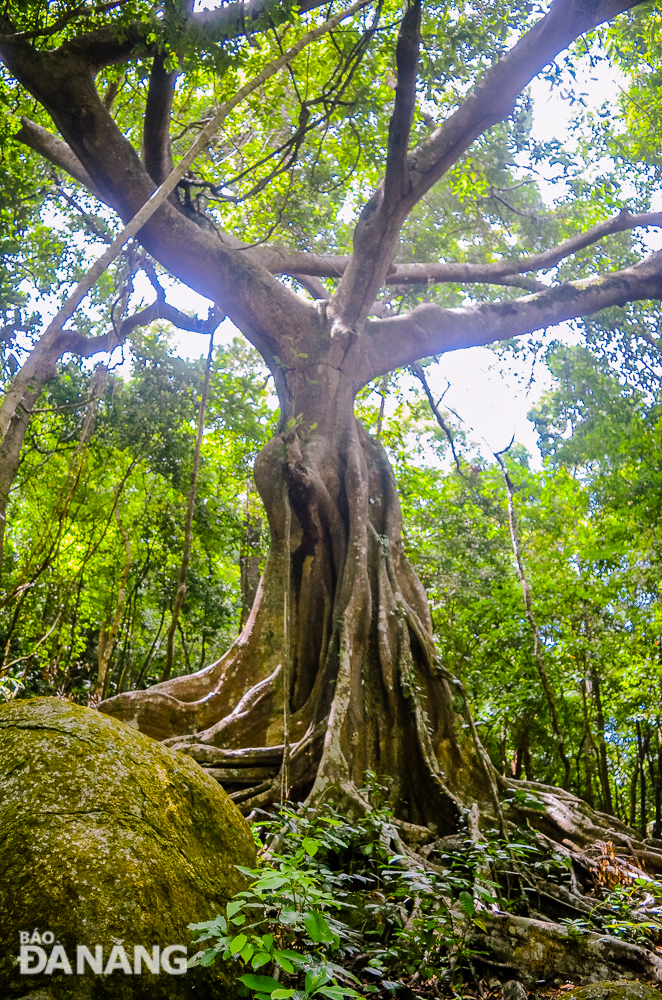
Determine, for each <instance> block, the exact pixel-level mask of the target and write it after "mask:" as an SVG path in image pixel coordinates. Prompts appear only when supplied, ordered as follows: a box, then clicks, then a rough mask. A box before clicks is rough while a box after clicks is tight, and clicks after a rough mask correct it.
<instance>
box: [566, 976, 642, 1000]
mask: <svg viewBox="0 0 662 1000" xmlns="http://www.w3.org/2000/svg"><path fill="white" fill-rule="evenodd" d="M561 996H562V998H563V1000H660V991H659V990H656V989H655V987H654V986H649V985H648V984H647V983H639V982H630V983H628V982H624V981H623V980H622V979H616V980H610V981H608V982H605V983H593V984H591V985H590V986H575V987H573V988H572V989H570V990H568V989H567V988H566V989H565V990H564V992H563V993H562V994H561Z"/></svg>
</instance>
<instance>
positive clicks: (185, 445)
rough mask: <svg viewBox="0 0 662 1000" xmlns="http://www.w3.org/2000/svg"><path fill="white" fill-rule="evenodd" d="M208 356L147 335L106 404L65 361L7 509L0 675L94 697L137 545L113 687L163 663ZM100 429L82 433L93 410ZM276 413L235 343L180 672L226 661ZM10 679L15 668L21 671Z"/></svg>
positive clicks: (209, 430)
mask: <svg viewBox="0 0 662 1000" xmlns="http://www.w3.org/2000/svg"><path fill="white" fill-rule="evenodd" d="M201 379H202V365H201V362H197V361H196V362H184V361H182V360H181V359H179V358H177V357H175V356H174V355H173V353H172V350H171V348H170V347H169V345H168V341H167V338H166V336H165V333H164V332H163V331H159V330H158V329H154V330H153V331H152V332H150V333H148V334H146V335H145V336H144V337H141V338H138V339H137V340H136V342H135V344H134V348H133V360H132V366H131V375H130V378H128V379H126V380H125V379H123V378H121V377H118V376H116V375H110V376H109V377H108V379H107V381H106V386H105V389H104V391H103V394H102V397H101V399H100V400H99V401H98V403H95V402H90V401H89V391H88V382H89V376H88V373H87V372H86V371H85V370H84V369H83V368H82V367H81V365H80V364H75V363H73V362H69V363H67V364H65V365H63V366H62V367H61V370H60V374H59V375H58V378H57V379H56V380H55V381H54V382H52V383H51V384H50V386H49V389H48V393H47V395H46V396H45V398H44V400H43V405H42V406H40V408H39V412H38V413H37V414H36V415H35V417H34V418H33V422H32V424H31V427H30V431H29V435H28V438H27V441H26V444H25V446H24V449H23V455H22V461H21V467H20V470H19V477H18V480H17V482H16V484H15V490H14V492H13V494H12V499H11V503H10V507H9V521H10V526H9V530H8V532H7V540H6V545H5V560H4V577H3V589H4V595H3V599H2V608H1V610H0V643H1V645H2V649H3V650H4V664H3V669H2V671H1V675H2V676H3V677H4V678H6V679H7V683H10V684H11V683H14V682H15V683H18V682H19V681H20V682H21V683H22V684H23V685H24V689H25V693H26V694H31V693H39V694H45V693H58V694H62V695H65V696H72V697H75V698H77V699H82V700H86V699H87V695H88V692H89V689H90V687H91V685H92V684H93V682H94V678H95V676H96V669H97V660H98V655H97V653H98V648H99V644H100V635H101V632H102V631H103V630H107V629H108V628H109V626H110V623H111V622H112V620H113V617H114V614H115V612H116V608H117V601H118V585H119V580H120V574H121V571H122V568H123V566H124V565H125V562H126V559H127V554H126V545H125V541H124V537H123V532H124V531H126V533H127V538H128V541H129V548H130V569H129V574H128V579H127V597H126V600H125V602H124V607H123V611H122V617H121V622H120V626H119V631H118V634H117V637H116V641H115V654H114V656H113V660H112V663H113V676H112V677H111V678H110V679H109V683H108V687H107V692H110V693H112V692H113V691H116V690H120V689H123V690H126V689H130V688H131V687H136V686H139V687H141V686H145V685H148V684H150V683H153V682H154V681H155V680H156V679H158V676H159V671H160V669H161V666H162V659H163V655H164V652H163V647H164V635H165V632H166V630H167V627H168V620H167V619H168V609H169V607H170V604H171V601H172V599H173V596H174V590H175V587H176V581H177V574H178V569H179V561H180V559H181V544H182V537H183V523H184V515H185V511H186V502H187V499H186V498H187V490H188V477H189V471H190V466H191V462H192V455H193V445H194V439H195V423H196V419H197V407H198V398H199V397H198V394H199V392H200V386H201ZM90 416H91V417H92V418H93V419H94V432H93V433H92V435H91V437H90V438H89V440H84V437H83V428H84V426H85V421H86V420H87V419H88V418H89V417H90ZM272 419H273V413H272V410H271V408H270V406H269V404H268V401H267V390H266V384H265V371H264V369H263V367H262V365H261V363H259V361H258V360H257V358H256V356H255V354H254V353H253V352H252V351H250V350H248V349H247V348H246V347H244V346H243V345H241V344H240V343H239V342H235V343H234V344H233V345H231V346H230V347H228V348H219V349H217V351H216V353H215V358H214V371H213V378H212V386H211V398H210V405H209V408H208V413H207V422H206V434H205V438H204V444H203V464H202V472H201V476H200V488H199V492H198V500H197V504H196V510H195V517H194V544H193V553H192V562H191V567H190V572H189V579H188V587H187V596H186V602H185V605H184V610H183V616H182V621H181V629H180V631H179V637H178V652H177V664H178V666H177V669H178V671H179V672H186V671H189V670H191V669H195V667H196V665H197V664H198V663H199V664H200V665H202V664H203V663H204V662H206V661H208V660H209V659H211V658H214V657H216V656H218V655H219V654H220V653H222V652H223V651H224V650H225V648H227V646H228V645H229V644H230V642H231V641H232V639H233V638H234V635H235V632H236V629H237V624H238V621H239V617H240V614H241V606H242V594H241V590H240V573H239V562H240V558H241V555H242V553H243V552H244V547H245V545H246V544H247V543H246V532H247V531H248V532H249V535H250V545H251V546H253V547H255V546H257V548H256V549H255V551H256V552H257V554H258V555H259V556H260V557H262V556H263V552H264V540H263V538H262V529H261V528H259V530H258V531H257V535H256V532H255V530H254V526H255V524H256V523H257V524H258V526H259V523H260V509H259V507H258V502H257V498H256V494H255V488H254V486H253V485H252V474H251V466H252V461H253V459H254V457H255V454H256V453H257V451H258V450H259V448H260V447H261V446H262V444H263V443H264V441H265V440H266V438H267V436H268V433H269V426H270V423H271V421H272ZM12 678H13V679H14V680H13V681H12Z"/></svg>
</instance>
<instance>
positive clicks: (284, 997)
mask: <svg viewBox="0 0 662 1000" xmlns="http://www.w3.org/2000/svg"><path fill="white" fill-rule="evenodd" d="M295 993H296V990H274V991H273V993H272V994H271V1000H288V997H293V996H294V994H295Z"/></svg>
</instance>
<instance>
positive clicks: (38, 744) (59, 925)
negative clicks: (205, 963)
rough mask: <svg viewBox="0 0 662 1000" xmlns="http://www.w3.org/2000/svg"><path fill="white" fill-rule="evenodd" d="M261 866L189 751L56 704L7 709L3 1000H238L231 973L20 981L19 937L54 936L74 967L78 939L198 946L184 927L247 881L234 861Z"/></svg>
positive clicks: (1, 886)
mask: <svg viewBox="0 0 662 1000" xmlns="http://www.w3.org/2000/svg"><path fill="white" fill-rule="evenodd" d="M254 861H255V849H254V846H253V841H252V837H251V834H250V830H249V828H248V825H247V824H246V822H245V820H244V819H243V817H242V816H241V814H240V813H239V811H238V810H237V809H236V808H235V806H234V805H233V803H232V802H231V801H230V799H229V798H228V797H227V795H226V794H225V792H224V791H223V790H222V789H221V788H220V787H219V786H218V785H217V783H216V782H214V781H213V780H212V779H211V778H209V777H208V776H207V775H206V774H205V773H204V772H203V770H202V768H201V767H200V766H199V765H198V764H196V763H195V761H193V760H192V759H191V758H189V757H185V756H183V755H180V754H178V753H176V752H175V751H172V750H169V749H167V748H166V747H163V746H161V745H160V744H159V743H157V742H155V741H154V740H152V739H150V738H149V737H148V736H144V735H143V734H141V733H139V732H137V731H136V730H134V729H131V728H129V727H128V726H126V725H124V724H122V723H120V722H117V721H115V720H113V719H111V718H109V717H108V716H105V715H100V714H99V713H97V712H93V711H90V710H89V709H85V708H81V707H79V706H77V705H71V704H69V703H68V702H64V701H61V700H59V699H56V698H34V699H31V700H26V701H15V702H12V703H10V704H9V705H5V706H2V707H0V995H1V996H3V997H22V996H25V995H26V994H28V993H29V992H30V991H32V990H37V989H43V988H48V987H50V989H51V991H52V993H53V995H54V996H56V997H58V998H60V997H62V998H65V997H67V998H68V997H71V998H72V1000H73V998H79V997H80V998H81V1000H82V998H88V997H89V998H90V1000H97V998H98V1000H102V998H103V1000H106V998H108V1000H111V998H122V1000H124V998H127V1000H128V998H134V997H143V996H145V997H147V996H149V997H150V1000H158V998H161V997H163V998H166V997H168V998H173V1000H175V998H180V997H181V998H187V997H193V996H200V995H204V996H205V997H209V998H211V997H216V996H218V997H225V996H228V995H229V993H230V992H232V991H231V989H230V983H231V978H230V976H229V973H228V970H227V969H222V968H221V969H218V970H217V969H214V970H211V971H207V972H204V973H193V972H188V973H187V974H186V975H184V976H171V975H167V974H165V973H161V974H159V975H153V974H150V973H145V974H143V975H141V976H130V975H125V974H124V973H122V972H115V973H113V974H111V975H109V976H99V975H93V974H88V975H86V976H77V975H72V976H64V975H59V976H58V974H54V975H53V976H38V977H35V976H26V975H20V974H19V971H18V967H17V964H16V956H17V955H18V949H19V932H20V931H29V932H32V931H33V930H34V929H35V928H37V929H38V930H39V932H43V931H47V930H50V931H52V932H53V934H54V935H55V939H56V940H57V941H59V942H60V943H61V944H62V945H63V946H64V947H65V949H66V952H67V955H68V957H69V958H70V960H71V961H73V959H74V957H75V951H76V945H88V947H91V946H93V945H102V946H103V947H104V954H105V955H106V956H107V955H108V954H109V952H110V949H111V947H112V945H113V944H114V943H118V942H120V941H121V942H123V943H124V946H125V949H126V951H127V954H129V955H130V956H132V955H133V946H134V945H144V946H145V947H147V948H150V947H151V946H153V945H157V944H158V945H159V946H160V947H161V948H163V947H166V946H168V945H171V944H184V945H187V946H189V945H190V932H189V931H188V930H187V924H189V923H191V922H196V921H201V920H207V919H210V917H212V916H214V915H215V914H216V913H217V912H219V911H220V910H221V909H222V907H224V905H225V903H226V901H227V899H228V898H229V897H230V896H232V895H233V894H234V893H235V892H237V891H238V890H239V889H240V888H241V887H242V882H241V876H240V875H239V873H238V872H237V870H236V868H235V865H236V864H241V865H247V866H251V865H253V864H254ZM48 950H50V949H47V951H48ZM92 950H93V949H92ZM200 975H202V976H203V977H206V978H205V981H204V986H203V982H201V981H200V979H199V977H200Z"/></svg>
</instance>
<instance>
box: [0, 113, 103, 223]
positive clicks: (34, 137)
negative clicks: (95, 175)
mask: <svg viewBox="0 0 662 1000" xmlns="http://www.w3.org/2000/svg"><path fill="white" fill-rule="evenodd" d="M14 139H16V140H18V142H23V143H25V145H26V146H29V147H30V149H34V151H35V152H36V153H40V154H41V155H42V156H44V157H46V159H47V160H49V161H50V162H51V163H52V164H53V165H54V166H56V167H59V168H60V169H61V170H64V171H65V172H66V173H68V174H69V176H70V177H73V178H74V180H76V181H79V183H81V184H83V185H85V187H86V188H88V190H89V191H90V192H91V193H92V194H93V195H95V197H97V198H99V200H100V201H106V203H107V204H109V203H108V201H107V199H104V198H102V197H101V194H100V192H99V190H98V189H97V187H96V185H95V183H94V181H93V180H92V178H91V177H90V175H89V174H88V172H87V170H86V169H85V167H84V166H83V164H82V163H81V162H80V160H79V159H78V157H77V156H76V154H75V153H74V152H73V150H72V149H71V148H70V147H69V146H67V144H66V142H63V141H62V139H60V138H59V137H58V136H56V135H53V133H52V132H49V131H48V129H45V128H44V127H43V125H38V124H37V123H36V122H33V121H31V120H30V119H29V118H25V117H24V118H21V127H20V129H19V130H18V132H16V133H15V134H14Z"/></svg>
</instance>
